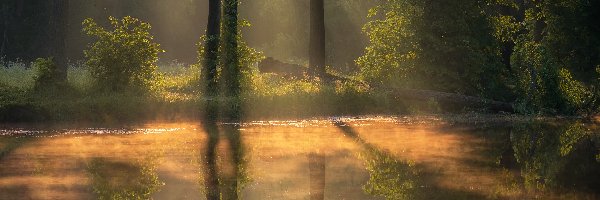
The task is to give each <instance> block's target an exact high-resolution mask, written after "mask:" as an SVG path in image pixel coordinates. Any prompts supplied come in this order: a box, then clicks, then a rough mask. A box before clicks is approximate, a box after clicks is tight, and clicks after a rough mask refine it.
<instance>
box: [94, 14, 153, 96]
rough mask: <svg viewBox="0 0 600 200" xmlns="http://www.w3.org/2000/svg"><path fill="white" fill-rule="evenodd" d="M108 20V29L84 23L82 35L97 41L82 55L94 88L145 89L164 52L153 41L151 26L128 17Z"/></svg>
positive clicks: (114, 89) (116, 90)
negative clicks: (85, 59)
mask: <svg viewBox="0 0 600 200" xmlns="http://www.w3.org/2000/svg"><path fill="white" fill-rule="evenodd" d="M109 21H110V24H111V26H112V27H111V29H110V30H109V29H105V28H103V27H101V26H99V25H98V24H96V22H94V20H93V19H91V18H88V19H86V20H84V21H83V26H84V28H83V30H84V32H85V33H86V34H87V35H89V36H91V37H95V38H96V39H97V40H96V42H94V43H93V44H91V45H90V47H89V49H88V50H86V51H85V52H84V53H85V56H86V58H87V62H86V64H87V66H88V67H89V70H90V73H91V75H92V77H93V78H94V79H95V81H96V83H95V84H96V86H97V87H98V88H99V89H101V90H108V91H113V92H118V91H125V90H131V89H133V90H146V89H148V86H149V82H150V81H151V79H152V78H153V75H154V71H155V69H156V65H155V64H156V62H157V61H158V53H160V52H163V50H161V49H160V45H159V44H157V43H154V42H153V40H154V37H153V36H152V35H150V33H149V31H150V29H151V26H150V24H148V23H145V22H142V21H140V20H138V19H136V18H133V17H129V16H127V17H124V18H123V19H121V20H118V19H116V18H114V17H109Z"/></svg>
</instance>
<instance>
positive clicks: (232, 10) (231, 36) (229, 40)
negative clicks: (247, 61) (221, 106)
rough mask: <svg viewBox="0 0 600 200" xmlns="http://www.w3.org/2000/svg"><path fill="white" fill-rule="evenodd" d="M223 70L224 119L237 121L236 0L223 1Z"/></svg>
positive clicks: (238, 63) (238, 115) (239, 86)
mask: <svg viewBox="0 0 600 200" xmlns="http://www.w3.org/2000/svg"><path fill="white" fill-rule="evenodd" d="M223 3H224V5H223V41H222V44H223V70H222V72H223V73H222V74H223V76H222V78H223V80H224V81H223V83H224V85H223V86H224V89H225V96H226V97H227V98H226V99H227V102H226V105H225V108H226V110H224V111H223V112H224V113H225V115H224V116H225V117H227V118H228V120H234V121H236V120H238V119H239V118H240V114H241V101H240V94H241V93H242V91H241V90H242V88H241V82H240V81H241V66H240V60H239V56H240V55H239V52H238V4H239V1H238V0H225V1H223Z"/></svg>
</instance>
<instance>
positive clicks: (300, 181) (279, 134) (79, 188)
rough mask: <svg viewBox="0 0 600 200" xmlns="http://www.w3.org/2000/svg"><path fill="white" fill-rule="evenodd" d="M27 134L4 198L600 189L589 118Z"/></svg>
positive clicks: (10, 162) (9, 147)
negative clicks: (474, 122) (502, 122)
mask: <svg viewBox="0 0 600 200" xmlns="http://www.w3.org/2000/svg"><path fill="white" fill-rule="evenodd" d="M27 130H30V129H27V128H25V129H19V130H18V131H14V132H11V130H8V129H6V130H1V131H0V132H2V133H0V199H151V198H153V199H531V198H541V199H554V198H558V199H596V198H598V197H599V196H598V195H599V194H600V149H599V148H600V145H599V144H600V136H599V134H598V126H597V125H594V124H586V123H584V122H565V121H561V122H557V121H555V122H543V123H542V122H531V123H519V124H500V125H485V126H480V125H477V126H475V125H448V124H437V125H432V124H426V123H420V124H408V123H404V122H402V119H395V118H385V119H379V118H377V119H350V118H348V119H341V120H335V121H333V122H331V121H328V120H308V121H278V122H256V123H247V124H240V123H218V122H217V121H216V120H205V121H203V123H202V124H198V123H195V122H194V123H180V124H148V125H141V126H136V127H128V128H126V129H69V130H64V129H59V131H46V134H43V135H36V134H34V135H36V136H35V137H33V136H31V137H30V136H26V137H25V136H24V135H23V134H22V133H23V132H28V131H27ZM31 130H32V131H31V133H34V132H35V133H37V132H36V131H39V130H38V129H35V128H31ZM102 130H106V131H102Z"/></svg>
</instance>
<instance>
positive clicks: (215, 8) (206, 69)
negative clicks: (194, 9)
mask: <svg viewBox="0 0 600 200" xmlns="http://www.w3.org/2000/svg"><path fill="white" fill-rule="evenodd" d="M220 37H221V0H209V2H208V24H207V26H206V41H205V42H206V43H205V44H204V51H205V52H204V66H203V70H202V71H203V73H202V74H203V79H204V81H205V82H206V88H205V90H204V91H205V92H206V95H207V96H210V97H214V96H216V95H217V90H218V85H217V66H218V65H219V41H220Z"/></svg>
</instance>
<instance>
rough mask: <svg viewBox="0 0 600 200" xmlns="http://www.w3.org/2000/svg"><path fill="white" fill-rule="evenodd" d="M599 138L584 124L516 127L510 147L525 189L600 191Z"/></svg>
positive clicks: (511, 136) (534, 124)
mask: <svg viewBox="0 0 600 200" xmlns="http://www.w3.org/2000/svg"><path fill="white" fill-rule="evenodd" d="M598 137H599V136H598V133H597V132H593V131H591V130H588V129H587V128H586V126H584V124H582V123H581V122H573V123H569V124H566V125H553V124H548V123H529V124H522V125H518V126H515V127H514V128H513V130H512V131H511V133H510V146H511V147H510V148H512V151H513V152H514V158H515V159H516V161H517V165H518V168H519V172H518V173H517V175H518V176H520V177H521V179H522V181H523V186H524V187H525V188H526V189H528V190H531V191H536V190H539V191H545V190H549V189H552V190H554V191H561V190H578V191H582V192H592V193H598V192H600V160H598V159H597V157H598V155H599V148H600V145H599V144H600V143H599V142H600V141H599V140H598Z"/></svg>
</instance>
